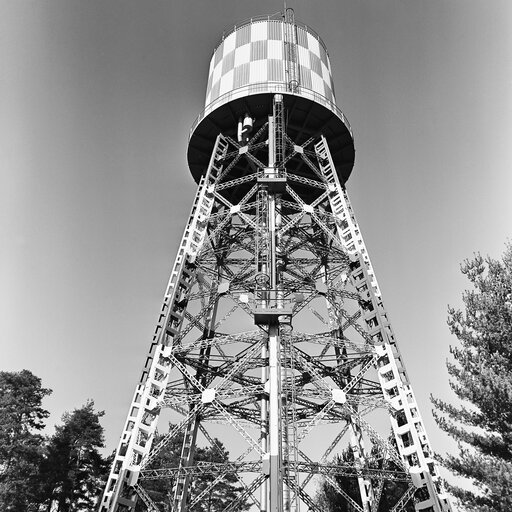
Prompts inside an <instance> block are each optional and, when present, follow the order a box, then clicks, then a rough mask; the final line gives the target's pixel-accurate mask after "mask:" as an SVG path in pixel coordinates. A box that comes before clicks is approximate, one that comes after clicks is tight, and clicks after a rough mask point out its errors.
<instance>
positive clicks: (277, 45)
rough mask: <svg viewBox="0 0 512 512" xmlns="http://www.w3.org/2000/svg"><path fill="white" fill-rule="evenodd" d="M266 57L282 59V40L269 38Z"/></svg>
mask: <svg viewBox="0 0 512 512" xmlns="http://www.w3.org/2000/svg"><path fill="white" fill-rule="evenodd" d="M268 58H269V59H283V41H276V40H271V41H269V42H268Z"/></svg>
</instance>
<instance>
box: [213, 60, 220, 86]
mask: <svg viewBox="0 0 512 512" xmlns="http://www.w3.org/2000/svg"><path fill="white" fill-rule="evenodd" d="M221 75H222V61H220V62H219V63H218V64H217V65H216V66H215V68H214V69H213V76H212V84H215V83H217V81H218V80H220V77H221Z"/></svg>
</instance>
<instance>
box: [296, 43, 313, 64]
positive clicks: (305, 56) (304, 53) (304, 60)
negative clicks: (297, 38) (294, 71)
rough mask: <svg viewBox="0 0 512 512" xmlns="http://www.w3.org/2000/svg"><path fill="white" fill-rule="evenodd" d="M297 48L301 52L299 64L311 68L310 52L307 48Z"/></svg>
mask: <svg viewBox="0 0 512 512" xmlns="http://www.w3.org/2000/svg"><path fill="white" fill-rule="evenodd" d="M297 48H298V50H299V52H298V54H299V64H300V65H301V66H304V67H306V68H310V67H311V62H310V61H309V51H308V50H306V48H303V47H302V46H297Z"/></svg>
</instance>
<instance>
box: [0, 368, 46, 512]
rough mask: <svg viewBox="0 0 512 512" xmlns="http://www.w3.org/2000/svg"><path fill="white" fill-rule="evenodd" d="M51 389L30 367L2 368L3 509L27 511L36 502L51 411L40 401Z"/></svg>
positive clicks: (0, 445)
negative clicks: (34, 499)
mask: <svg viewBox="0 0 512 512" xmlns="http://www.w3.org/2000/svg"><path fill="white" fill-rule="evenodd" d="M50 393H51V390H50V389H45V388H43V387H42V386H41V379H40V378H39V377H36V376H35V375H34V374H33V373H31V372H30V371H28V370H22V371H20V372H0V510H2V511H4V510H5V511H16V512H18V511H19V512H25V511H26V510H29V508H30V506H32V505H33V503H32V502H33V492H34V489H36V488H37V478H38V465H39V462H40V460H41V457H42V454H43V437H42V436H41V435H40V434H38V433H37V432H38V431H40V430H41V429H43V428H44V420H45V419H46V418H47V417H48V415H49V413H48V411H46V410H45V409H43V408H42V406H41V403H42V400H43V398H44V397H45V396H47V395H49V394H50Z"/></svg>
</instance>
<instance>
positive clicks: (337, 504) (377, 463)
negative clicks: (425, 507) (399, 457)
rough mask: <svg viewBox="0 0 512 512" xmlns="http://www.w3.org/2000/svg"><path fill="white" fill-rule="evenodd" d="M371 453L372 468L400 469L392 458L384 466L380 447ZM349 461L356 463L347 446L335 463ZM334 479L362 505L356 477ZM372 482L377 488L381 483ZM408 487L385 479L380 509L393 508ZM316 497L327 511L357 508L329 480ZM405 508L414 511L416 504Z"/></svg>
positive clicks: (318, 503)
mask: <svg viewBox="0 0 512 512" xmlns="http://www.w3.org/2000/svg"><path fill="white" fill-rule="evenodd" d="M371 455H372V456H371V458H370V464H369V467H370V468H371V469H386V470H390V471H399V468H398V467H397V466H396V464H395V463H394V462H392V461H390V460H387V461H386V462H385V464H386V465H385V466H384V460H383V459H382V457H381V456H379V450H378V447H376V446H374V447H373V448H372V453H371ZM347 463H354V454H353V452H352V450H351V449H350V448H347V450H345V451H343V452H342V453H341V455H338V456H337V457H336V458H335V459H334V464H338V465H340V466H342V465H346V464H347ZM334 479H335V481H336V484H337V485H338V487H340V488H341V489H343V491H345V492H346V493H347V494H348V495H349V496H350V498H352V499H353V500H354V501H355V502H356V503H357V504H358V505H359V506H362V501H361V495H360V493H359V483H358V481H357V479H356V478H354V477H348V476H343V475H337V476H336V477H334ZM372 484H373V488H374V489H377V487H378V485H379V484H378V482H377V481H374V482H372ZM407 487H408V486H407V484H406V483H404V482H394V481H390V480H387V481H385V483H384V487H383V489H382V495H381V499H380V502H379V508H378V511H379V512H384V511H388V510H391V509H392V508H393V506H394V505H395V504H396V503H397V501H398V500H399V499H400V498H401V497H402V495H403V494H404V493H405V492H406V490H407ZM315 499H316V503H317V505H318V506H319V508H320V509H321V510H323V511H325V512H352V511H353V510H355V508H354V507H353V506H352V505H350V504H349V501H348V500H346V499H345V498H344V497H343V496H342V495H341V494H340V493H339V492H338V491H337V490H336V487H335V486H334V485H332V484H331V483H329V482H328V481H327V480H322V482H321V484H320V488H319V490H318V493H317V495H316V497H315ZM403 510H404V511H406V512H413V511H414V505H413V504H412V502H409V503H408V504H407V505H406V506H405V508H404V509H403Z"/></svg>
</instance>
